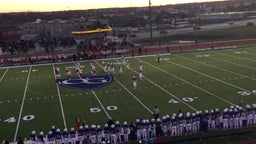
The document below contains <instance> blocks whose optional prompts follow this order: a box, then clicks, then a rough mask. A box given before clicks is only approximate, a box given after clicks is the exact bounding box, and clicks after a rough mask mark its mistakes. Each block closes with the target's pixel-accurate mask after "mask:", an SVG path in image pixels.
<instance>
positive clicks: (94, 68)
mask: <svg viewBox="0 0 256 144" xmlns="http://www.w3.org/2000/svg"><path fill="white" fill-rule="evenodd" d="M91 74H92V75H93V76H95V75H96V67H95V66H94V65H93V64H92V63H91Z"/></svg>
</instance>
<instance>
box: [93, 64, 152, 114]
mask: <svg viewBox="0 0 256 144" xmlns="http://www.w3.org/2000/svg"><path fill="white" fill-rule="evenodd" d="M96 64H97V65H98V66H100V67H101V69H103V67H102V66H101V65H100V64H99V63H98V62H96ZM114 79H115V80H116V82H117V83H118V84H119V85H121V86H122V87H123V88H124V89H125V90H126V91H127V92H128V93H129V94H130V95H131V96H133V98H134V99H135V100H136V101H137V102H138V103H140V104H141V105H142V106H143V107H144V108H145V109H146V110H147V111H149V112H150V114H153V112H152V111H151V110H150V109H149V108H148V107H147V106H146V105H145V104H144V103H143V102H142V101H140V100H139V99H138V98H137V97H136V96H135V95H134V94H133V93H132V92H131V91H130V90H129V89H128V88H127V87H125V86H124V85H123V84H122V83H121V82H120V81H119V80H118V79H117V78H115V77H114Z"/></svg>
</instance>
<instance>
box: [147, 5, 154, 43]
mask: <svg viewBox="0 0 256 144" xmlns="http://www.w3.org/2000/svg"><path fill="white" fill-rule="evenodd" d="M148 8H149V29H150V44H151V46H152V45H153V43H152V36H153V34H152V9H151V0H149V1H148Z"/></svg>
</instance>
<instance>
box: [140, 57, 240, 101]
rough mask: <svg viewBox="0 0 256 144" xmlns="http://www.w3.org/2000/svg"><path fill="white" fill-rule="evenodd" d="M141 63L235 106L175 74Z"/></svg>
mask: <svg viewBox="0 0 256 144" xmlns="http://www.w3.org/2000/svg"><path fill="white" fill-rule="evenodd" d="M143 62H144V63H146V64H147V65H150V66H151V67H154V68H155V69H158V70H160V71H162V72H164V73H166V74H168V75H171V76H173V77H175V78H177V79H179V80H181V81H183V82H184V83H187V84H189V85H191V86H193V87H195V88H197V89H199V90H201V91H203V92H205V93H207V94H209V95H211V96H214V97H216V98H218V99H220V100H222V101H224V102H226V103H228V104H231V105H235V104H234V103H232V102H230V101H228V100H226V99H224V98H222V97H219V96H217V95H216V94H214V93H212V92H210V91H208V90H206V89H203V88H201V87H199V86H196V85H195V84H193V83H191V82H189V81H187V80H185V79H182V78H180V77H179V76H177V75H175V74H172V73H169V72H167V71H165V70H163V69H161V68H158V67H156V66H155V65H152V64H150V63H148V62H146V61H143Z"/></svg>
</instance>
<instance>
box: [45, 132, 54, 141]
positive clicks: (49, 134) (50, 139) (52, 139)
mask: <svg viewBox="0 0 256 144" xmlns="http://www.w3.org/2000/svg"><path fill="white" fill-rule="evenodd" d="M47 141H48V144H55V136H54V135H53V133H52V131H49V133H48V136H47Z"/></svg>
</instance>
